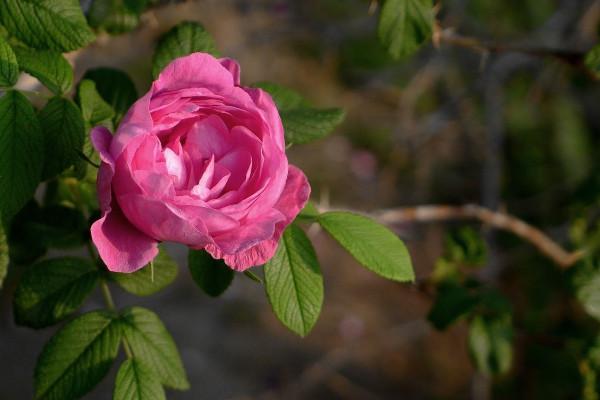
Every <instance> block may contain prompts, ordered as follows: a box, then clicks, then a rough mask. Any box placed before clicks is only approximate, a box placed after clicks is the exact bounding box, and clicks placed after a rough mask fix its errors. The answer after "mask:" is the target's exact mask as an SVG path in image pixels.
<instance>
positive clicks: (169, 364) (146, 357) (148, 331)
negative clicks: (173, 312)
mask: <svg viewBox="0 0 600 400" xmlns="http://www.w3.org/2000/svg"><path fill="white" fill-rule="evenodd" d="M121 321H122V329H123V334H124V336H125V339H126V340H127V343H128V344H129V346H130V347H131V350H132V352H133V355H134V357H136V358H138V359H139V360H141V361H142V362H143V363H144V364H146V365H147V366H148V367H149V368H151V369H152V371H153V372H154V374H155V375H156V376H158V377H159V379H160V382H161V383H162V384H163V385H165V386H167V387H170V388H173V389H180V390H185V389H188V388H189V386H190V384H189V382H188V380H187V377H186V374H185V370H184V368H183V363H182V362H181V358H180V357H179V352H178V351H177V347H176V346H175V343H174V342H173V339H172V338H171V335H170V334H169V332H167V329H166V328H165V326H164V325H163V323H162V322H161V321H160V319H159V318H158V316H157V315H156V314H154V313H153V312H152V311H150V310H146V309H144V308H141V307H131V308H128V309H126V310H124V311H123V313H122V315H121Z"/></svg>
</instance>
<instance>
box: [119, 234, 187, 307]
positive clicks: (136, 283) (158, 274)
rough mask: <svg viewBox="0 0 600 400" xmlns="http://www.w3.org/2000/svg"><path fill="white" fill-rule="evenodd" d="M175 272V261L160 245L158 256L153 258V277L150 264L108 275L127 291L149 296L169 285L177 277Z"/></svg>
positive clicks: (176, 270) (176, 269)
mask: <svg viewBox="0 0 600 400" xmlns="http://www.w3.org/2000/svg"><path fill="white" fill-rule="evenodd" d="M177 272H178V268H177V263H175V261H174V260H173V259H172V258H171V257H170V256H169V254H168V253H167V251H166V250H165V248H164V247H163V246H160V251H159V253H158V256H157V257H156V258H155V259H154V277H153V276H152V271H151V267H150V265H146V266H145V267H144V268H142V269H140V270H138V271H136V272H132V273H129V274H121V273H117V272H113V273H111V274H110V276H111V278H112V279H113V280H114V281H115V282H117V283H118V284H119V286H121V287H122V288H123V289H125V290H126V291H128V292H129V293H132V294H135V295H137V296H150V295H152V294H154V293H156V292H158V291H160V290H162V289H164V288H166V287H167V286H169V285H170V284H171V282H173V281H174V280H175V278H176V277H177ZM153 278H154V279H153Z"/></svg>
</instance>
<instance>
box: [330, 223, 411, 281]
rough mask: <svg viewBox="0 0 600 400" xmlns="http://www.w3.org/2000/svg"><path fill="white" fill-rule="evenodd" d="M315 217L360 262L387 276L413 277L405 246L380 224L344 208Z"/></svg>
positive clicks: (397, 277) (388, 277) (394, 278)
mask: <svg viewBox="0 0 600 400" xmlns="http://www.w3.org/2000/svg"><path fill="white" fill-rule="evenodd" d="M318 221H319V224H321V226H322V227H323V229H325V230H326V231H327V232H328V233H329V234H330V235H331V236H333V238H334V239H335V240H337V241H338V242H339V243H340V244H341V245H342V246H343V247H344V248H345V249H346V250H347V251H348V252H349V253H350V254H352V256H353V257H354V258H355V259H356V260H357V261H358V262H359V263H360V264H361V265H363V266H365V267H367V268H368V269H370V270H371V271H373V272H375V273H376V274H378V275H380V276H382V277H384V278H387V279H391V280H394V281H399V282H407V281H414V279H415V275H414V272H413V268H412V264H411V261H410V255H409V254H408V250H406V246H404V243H403V242H402V241H401V240H400V239H399V238H398V236H396V235H395V234H394V233H393V232H391V231H390V230H389V229H387V228H386V227H384V226H383V225H380V224H378V223H377V222H375V221H373V220H371V219H369V218H367V217H364V216H362V215H358V214H353V213H349V212H343V211H333V212H326V213H323V214H321V215H320V216H319V218H318Z"/></svg>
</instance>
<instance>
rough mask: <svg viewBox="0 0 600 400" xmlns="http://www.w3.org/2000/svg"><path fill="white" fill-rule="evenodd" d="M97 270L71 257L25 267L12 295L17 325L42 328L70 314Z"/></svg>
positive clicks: (88, 290) (94, 281) (94, 279)
mask: <svg viewBox="0 0 600 400" xmlns="http://www.w3.org/2000/svg"><path fill="white" fill-rule="evenodd" d="M98 277H99V272H98V270H97V269H96V268H95V267H94V266H93V265H91V264H90V263H89V262H88V261H87V260H84V259H80V258H73V257H65V258H53V259H49V260H44V261H41V262H39V263H37V264H34V265H32V266H31V267H29V268H27V269H26V270H25V273H24V274H23V277H22V278H21V281H20V282H19V286H18V287H17V291H16V293H15V297H14V313H15V320H16V322H17V323H18V324H19V325H27V326H30V327H32V328H43V327H46V326H49V325H52V324H55V323H57V322H59V321H60V320H62V319H64V318H66V317H67V316H69V315H71V314H72V313H74V312H75V311H77V309H78V308H79V307H80V306H81V304H83V302H84V301H85V299H86V298H87V297H88V296H89V294H90V293H91V291H92V290H93V289H94V287H95V286H96V285H97V283H98Z"/></svg>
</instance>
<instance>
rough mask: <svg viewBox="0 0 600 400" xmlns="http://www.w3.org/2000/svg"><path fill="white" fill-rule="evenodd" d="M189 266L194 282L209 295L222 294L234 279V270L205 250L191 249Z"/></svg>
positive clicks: (216, 295)
mask: <svg viewBox="0 0 600 400" xmlns="http://www.w3.org/2000/svg"><path fill="white" fill-rule="evenodd" d="M188 266H189V268H190V272H191V274H192V278H194V282H196V284H197V285H198V286H199V287H200V289H202V290H203V291H204V292H205V293H206V294H208V295H209V296H212V297H218V296H220V295H221V294H223V292H225V290H227V288H228V287H229V285H230V284H231V282H232V281H233V275H234V272H233V270H232V269H231V268H229V267H228V266H227V265H225V263H224V262H223V260H215V259H214V258H212V257H211V256H210V254H208V253H207V252H206V251H204V250H192V249H190V250H189V252H188Z"/></svg>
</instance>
